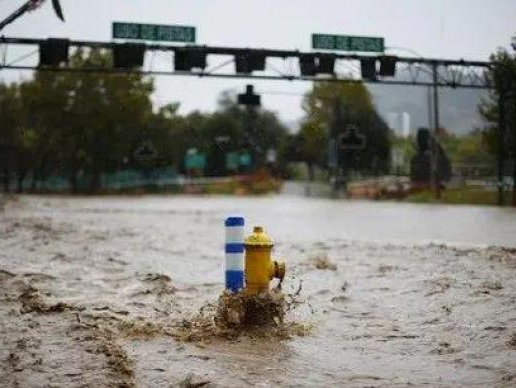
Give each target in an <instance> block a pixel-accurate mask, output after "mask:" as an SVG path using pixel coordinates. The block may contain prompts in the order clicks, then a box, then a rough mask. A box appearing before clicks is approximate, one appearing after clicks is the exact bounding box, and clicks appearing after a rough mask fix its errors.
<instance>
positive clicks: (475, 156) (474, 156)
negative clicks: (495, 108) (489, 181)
mask: <svg viewBox="0 0 516 388" xmlns="http://www.w3.org/2000/svg"><path fill="white" fill-rule="evenodd" d="M441 144H442V146H443V148H444V149H445V151H446V153H447V154H448V155H449V157H450V159H451V161H452V162H453V163H461V164H475V163H486V164H490V163H492V162H493V156H492V155H491V153H490V152H489V147H488V144H486V142H485V137H484V134H483V133H482V131H480V130H476V131H473V132H471V133H468V134H466V135H462V136H457V135H447V136H445V137H443V138H441Z"/></svg>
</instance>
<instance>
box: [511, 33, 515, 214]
mask: <svg viewBox="0 0 516 388" xmlns="http://www.w3.org/2000/svg"><path fill="white" fill-rule="evenodd" d="M511 46H512V49H513V50H514V52H515V54H514V62H515V63H513V65H512V68H511V73H512V74H511V81H512V82H511V86H512V108H513V109H514V111H513V112H512V120H513V122H512V144H513V148H512V159H513V165H512V206H515V207H516V36H513V37H512V41H511Z"/></svg>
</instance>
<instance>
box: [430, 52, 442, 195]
mask: <svg viewBox="0 0 516 388" xmlns="http://www.w3.org/2000/svg"><path fill="white" fill-rule="evenodd" d="M437 76H438V73H437V62H434V63H432V79H433V84H434V85H433V89H434V104H433V105H434V106H433V108H434V137H435V140H434V142H433V150H432V178H433V179H432V180H433V185H434V189H435V197H436V198H437V199H440V198H441V176H440V170H439V126H440V123H439V85H438V84H437V81H438V78H437Z"/></svg>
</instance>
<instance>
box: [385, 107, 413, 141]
mask: <svg viewBox="0 0 516 388" xmlns="http://www.w3.org/2000/svg"><path fill="white" fill-rule="evenodd" d="M387 123H388V124H389V128H391V129H392V130H393V132H394V134H395V135H396V136H398V137H409V136H410V114H409V113H407V112H401V113H398V112H389V113H388V114H387Z"/></svg>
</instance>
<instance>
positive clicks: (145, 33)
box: [112, 22, 195, 43]
mask: <svg viewBox="0 0 516 388" xmlns="http://www.w3.org/2000/svg"><path fill="white" fill-rule="evenodd" d="M112 33H113V39H134V40H152V41H164V42H184V43H195V27H188V26H167V25H158V24H140V23H120V22H114V23H113V28H112Z"/></svg>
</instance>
